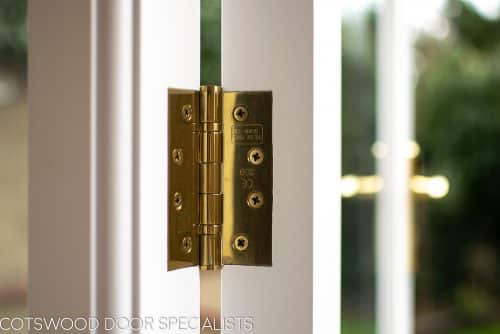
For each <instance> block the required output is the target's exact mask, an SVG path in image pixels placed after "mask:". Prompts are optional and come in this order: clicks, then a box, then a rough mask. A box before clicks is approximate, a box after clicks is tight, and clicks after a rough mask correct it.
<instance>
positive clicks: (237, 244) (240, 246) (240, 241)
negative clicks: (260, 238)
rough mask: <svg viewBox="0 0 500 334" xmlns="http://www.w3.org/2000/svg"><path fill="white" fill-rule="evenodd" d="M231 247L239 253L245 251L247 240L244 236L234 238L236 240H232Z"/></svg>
mask: <svg viewBox="0 0 500 334" xmlns="http://www.w3.org/2000/svg"><path fill="white" fill-rule="evenodd" d="M233 247H234V248H235V249H236V250H238V251H240V252H243V251H245V250H247V248H248V238H247V237H246V236H244V235H238V236H236V238H234V242H233Z"/></svg>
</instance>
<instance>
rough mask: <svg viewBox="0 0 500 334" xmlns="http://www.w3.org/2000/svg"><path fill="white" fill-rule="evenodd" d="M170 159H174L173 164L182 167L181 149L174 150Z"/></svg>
mask: <svg viewBox="0 0 500 334" xmlns="http://www.w3.org/2000/svg"><path fill="white" fill-rule="evenodd" d="M172 159H174V163H175V164H176V165H179V166H180V165H182V163H183V162H184V156H183V152H182V149H181V148H174V149H173V150H172Z"/></svg>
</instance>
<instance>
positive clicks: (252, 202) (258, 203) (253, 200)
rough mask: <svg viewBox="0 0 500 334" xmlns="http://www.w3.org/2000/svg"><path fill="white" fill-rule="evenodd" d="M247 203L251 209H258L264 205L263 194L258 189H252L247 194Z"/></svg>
mask: <svg viewBox="0 0 500 334" xmlns="http://www.w3.org/2000/svg"><path fill="white" fill-rule="evenodd" d="M247 204H248V206H249V207H251V208H252V209H260V208H261V207H262V206H263V205H264V195H263V194H262V193H261V192H260V191H252V192H251V193H250V194H248V197H247Z"/></svg>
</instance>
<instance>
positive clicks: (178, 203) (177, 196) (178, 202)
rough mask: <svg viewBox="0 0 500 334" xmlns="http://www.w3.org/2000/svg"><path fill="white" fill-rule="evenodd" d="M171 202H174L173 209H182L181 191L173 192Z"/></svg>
mask: <svg viewBox="0 0 500 334" xmlns="http://www.w3.org/2000/svg"><path fill="white" fill-rule="evenodd" d="M173 202H174V207H175V210H177V211H180V210H182V195H181V193H179V192H175V193H174V199H173Z"/></svg>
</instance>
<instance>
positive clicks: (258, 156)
mask: <svg viewBox="0 0 500 334" xmlns="http://www.w3.org/2000/svg"><path fill="white" fill-rule="evenodd" d="M247 160H248V162H250V163H251V164H252V165H260V164H261V163H262V162H263V161H264V151H262V149H261V148H260V147H252V148H251V149H250V150H248V154H247Z"/></svg>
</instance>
